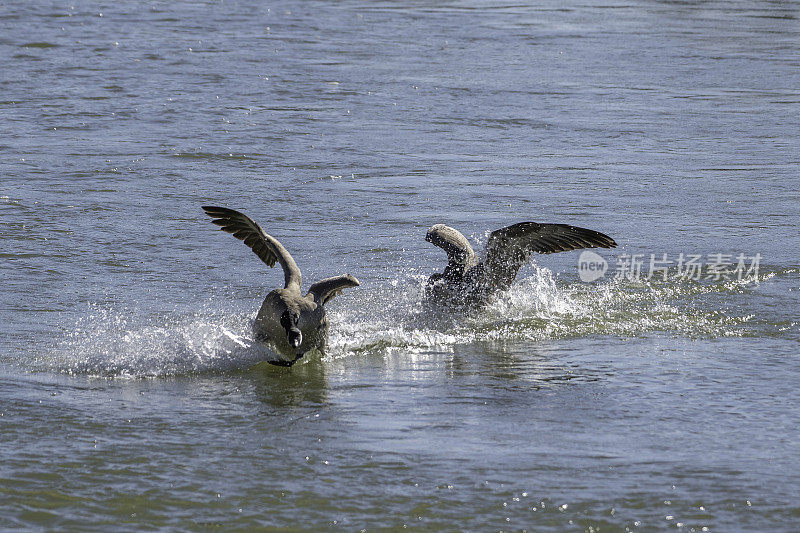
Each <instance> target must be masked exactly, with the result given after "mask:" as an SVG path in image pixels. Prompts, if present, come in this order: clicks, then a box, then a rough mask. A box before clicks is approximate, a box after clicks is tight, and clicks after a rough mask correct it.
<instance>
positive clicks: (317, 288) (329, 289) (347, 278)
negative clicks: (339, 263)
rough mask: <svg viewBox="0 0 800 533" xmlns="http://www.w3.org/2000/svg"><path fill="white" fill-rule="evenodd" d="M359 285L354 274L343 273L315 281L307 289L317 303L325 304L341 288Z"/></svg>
mask: <svg viewBox="0 0 800 533" xmlns="http://www.w3.org/2000/svg"><path fill="white" fill-rule="evenodd" d="M359 285H360V283H359V282H358V280H357V279H356V278H355V276H351V275H350V274H344V275H342V276H335V277H332V278H326V279H323V280H320V281H318V282H316V283H315V284H313V285H312V286H311V287H310V288H309V289H308V293H309V294H312V295H314V301H315V302H316V303H317V305H325V304H326V303H328V301H329V300H332V299H333V297H334V296H338V295H340V294H341V293H342V290H343V289H347V288H349V287H358V286H359Z"/></svg>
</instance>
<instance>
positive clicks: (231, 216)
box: [203, 206, 359, 366]
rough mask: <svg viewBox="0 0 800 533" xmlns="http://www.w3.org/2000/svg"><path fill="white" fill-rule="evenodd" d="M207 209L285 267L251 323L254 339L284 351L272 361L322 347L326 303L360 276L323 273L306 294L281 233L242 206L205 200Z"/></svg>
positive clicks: (288, 362) (285, 361)
mask: <svg viewBox="0 0 800 533" xmlns="http://www.w3.org/2000/svg"><path fill="white" fill-rule="evenodd" d="M203 210H204V211H205V212H206V214H207V215H208V216H210V217H211V219H212V220H211V222H213V223H214V224H216V225H217V226H220V228H221V229H222V230H223V231H226V232H228V233H231V234H233V236H234V237H236V238H237V239H239V240H241V241H244V243H245V244H246V245H247V246H249V247H250V248H251V249H252V250H253V252H255V254H256V255H257V256H258V257H259V258H260V259H261V260H262V261H264V262H265V263H266V264H267V265H268V266H270V267H273V266H274V265H275V262H276V261H277V262H278V263H280V265H281V266H282V267H283V279H284V285H283V288H282V289H275V290H273V291H271V292H270V293H269V294H267V297H266V298H265V299H264V303H263V304H262V306H261V310H260V311H259V312H258V315H257V316H256V319H255V322H254V324H253V331H254V333H255V336H256V339H258V340H259V341H262V342H265V343H267V344H269V345H271V346H272V347H273V348H275V350H276V351H277V352H278V353H279V354H280V355H281V356H282V358H281V359H280V360H278V361H269V362H270V363H272V364H275V365H279V366H292V365H293V364H294V363H295V362H297V361H298V360H299V359H300V358H301V357H303V355H304V354H305V353H306V352H308V351H310V350H313V349H317V350H319V351H320V352H324V350H325V345H326V343H327V341H328V319H327V318H326V316H325V307H324V306H325V304H326V303H328V302H329V301H330V300H331V299H332V298H333V297H334V296H336V295H338V294H341V292H342V290H343V289H346V288H348V287H357V286H358V285H359V283H358V280H357V279H356V278H355V277H353V276H351V275H350V274H345V275H342V276H336V277H332V278H327V279H323V280H321V281H318V282H316V283H314V284H313V285H311V287H309V289H308V293H306V295H305V296H303V293H302V292H301V291H300V286H301V276H300V269H299V268H298V267H297V263H295V262H294V259H293V258H292V256H291V255H289V252H288V251H287V250H286V248H284V247H283V245H282V244H281V243H280V242H278V240H277V239H275V238H274V237H272V236H270V235H268V234H267V233H266V232H264V230H263V229H261V226H259V225H258V224H256V222H255V221H254V220H253V219H251V218H250V217H248V216H247V215H245V214H244V213H240V212H239V211H234V210H233V209H228V208H225V207H215V206H203Z"/></svg>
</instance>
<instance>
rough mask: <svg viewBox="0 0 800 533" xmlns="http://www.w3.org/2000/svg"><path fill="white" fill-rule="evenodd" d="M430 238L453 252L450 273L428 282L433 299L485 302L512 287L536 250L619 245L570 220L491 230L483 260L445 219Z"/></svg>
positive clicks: (451, 302)
mask: <svg viewBox="0 0 800 533" xmlns="http://www.w3.org/2000/svg"><path fill="white" fill-rule="evenodd" d="M425 240H426V241H428V242H430V243H433V244H435V245H436V246H438V247H439V248H441V249H443V250H444V251H445V252H447V267H446V268H445V269H444V272H441V273H436V274H433V275H432V276H431V277H430V278H429V279H428V283H427V285H426V287H425V297H426V299H427V300H429V301H431V300H432V301H435V302H439V303H445V304H449V305H455V306H459V307H466V306H470V307H479V306H481V305H485V304H487V303H489V302H490V301H491V300H492V298H493V297H494V295H495V294H496V293H497V292H499V291H502V290H506V289H508V288H509V287H510V286H511V283H512V282H513V281H514V278H515V277H517V272H518V271H519V269H520V268H521V267H522V265H524V264H525V262H526V261H527V260H528V258H529V257H530V256H531V254H532V253H534V252H537V253H540V254H551V253H555V252H565V251H568V250H578V249H580V248H595V247H601V248H613V247H615V246H616V245H617V243H616V242H614V239H612V238H611V237H609V236H608V235H604V234H603V233H600V232H597V231H593V230H590V229H584V228H578V227H575V226H569V225H567V224H538V223H536V222H520V223H518V224H514V225H512V226H508V227H505V228H502V229H499V230H496V231H493V232H492V233H491V234H490V235H489V241H488V242H487V244H486V258H485V259H484V260H483V261H480V260H479V259H478V256H477V255H476V254H475V252H474V251H473V250H472V247H471V246H470V245H469V241H467V239H466V237H464V236H463V235H462V234H461V233H460V232H459V231H458V230H455V229H453V228H451V227H449V226H445V225H444V224H436V225H435V226H431V228H430V229H429V230H428V233H427V234H426V235H425Z"/></svg>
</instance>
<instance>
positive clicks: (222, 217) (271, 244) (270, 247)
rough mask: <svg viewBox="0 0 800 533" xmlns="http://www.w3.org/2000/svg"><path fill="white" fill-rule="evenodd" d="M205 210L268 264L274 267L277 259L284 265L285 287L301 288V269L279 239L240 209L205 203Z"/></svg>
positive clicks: (216, 222) (223, 229)
mask: <svg viewBox="0 0 800 533" xmlns="http://www.w3.org/2000/svg"><path fill="white" fill-rule="evenodd" d="M203 211H205V212H206V214H207V215H208V216H210V217H211V218H212V220H211V222H213V223H214V224H216V225H217V226H220V227H221V229H222V231H227V232H228V233H231V234H233V236H234V237H236V238H237V239H239V240H241V241H244V243H245V244H246V245H247V246H249V247H250V248H251V249H252V250H253V251H254V252H255V254H256V255H257V256H258V257H260V258H261V260H262V261H264V262H265V263H266V264H267V265H269V266H270V267H273V266H275V261H278V262H279V263H280V264H281V266H282V267H283V278H284V283H285V284H284V288H286V289H288V288H289V287H290V286H296V287H297V290H298V291H299V290H300V282H301V276H300V269H299V268H297V263H295V262H294V259H292V256H291V255H289V252H288V251H286V248H284V247H283V245H282V244H281V243H280V242H278V239H276V238H275V237H272V236H270V235H267V234H266V233H265V232H264V230H263V229H261V226H259V225H258V224H256V223H255V221H254V220H253V219H252V218H250V217H248V216H247V215H245V214H244V213H240V212H239V211H235V210H233V209H228V208H226V207H215V206H210V205H204V206H203Z"/></svg>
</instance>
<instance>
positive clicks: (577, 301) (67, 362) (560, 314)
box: [36, 267, 774, 378]
mask: <svg viewBox="0 0 800 533" xmlns="http://www.w3.org/2000/svg"><path fill="white" fill-rule="evenodd" d="M772 276H774V273H772V274H765V275H763V276H762V277H763V280H766V279H769V278H770V277H772ZM425 279H426V276H423V275H416V274H409V275H407V276H405V277H403V278H396V279H393V280H391V281H389V282H387V283H384V284H383V285H381V286H378V287H369V286H366V287H363V288H362V290H361V291H360V294H358V295H357V296H354V295H350V296H342V297H340V298H338V299H337V300H335V301H334V302H333V303H332V304H329V306H328V307H329V310H328V313H329V321H330V323H331V335H330V342H329V347H328V351H327V353H326V355H325V356H324V357H323V361H324V360H325V359H336V358H340V357H346V356H349V355H352V354H376V355H379V354H386V353H389V352H398V351H400V352H402V351H405V352H412V353H413V352H422V351H443V352H447V351H452V350H453V349H454V347H456V346H458V345H463V344H469V343H475V342H515V341H542V340H547V339H568V338H574V337H585V336H591V335H610V336H617V337H620V336H621V337H630V336H643V335H650V334H659V333H660V334H668V335H674V336H683V337H689V338H699V337H730V336H749V335H756V334H758V328H754V327H753V323H754V322H756V321H754V318H755V317H754V315H753V314H742V313H741V312H738V313H737V312H735V311H731V310H730V309H728V308H726V307H725V306H724V305H721V304H720V302H719V301H715V297H718V298H717V299H718V300H728V301H730V299H731V297H732V296H735V295H737V294H744V293H746V292H747V291H750V290H751V289H752V287H753V284H746V283H742V282H736V281H724V282H719V283H713V282H708V283H703V282H697V281H692V280H670V281H664V282H659V281H648V282H634V281H629V280H624V279H622V280H608V281H605V282H602V283H597V284H587V283H581V282H579V281H577V280H558V279H557V278H556V277H555V276H554V275H553V273H552V272H551V271H550V270H548V269H546V268H539V267H533V271H532V273H531V275H529V276H527V277H525V278H524V279H520V280H518V282H517V283H515V285H514V286H513V288H512V289H511V290H510V291H508V292H506V293H504V294H502V295H500V297H499V298H498V299H497V300H496V301H495V302H494V303H493V304H492V305H490V306H488V307H487V308H484V309H482V310H480V311H478V312H474V313H471V314H468V315H466V316H464V315H462V314H459V313H453V312H447V311H446V310H442V309H435V308H430V307H426V306H424V305H422V303H421V300H422V298H421V296H422V291H423V287H424V283H425ZM763 280H761V281H763ZM258 303H260V302H255V303H254V306H255V305H257V304H258ZM201 307H203V306H201ZM254 314H255V310H253V311H252V312H244V311H242V312H230V311H218V310H208V309H201V310H199V311H197V312H194V313H184V314H181V313H169V314H160V315H158V314H157V315H155V316H153V317H150V318H143V317H141V316H140V315H138V314H137V313H135V312H130V311H115V310H114V309H102V308H98V307H95V308H92V309H91V310H90V312H88V313H87V314H86V315H85V316H83V317H81V318H80V319H79V320H78V321H77V323H76V324H74V326H73V327H71V328H69V332H68V333H67V334H66V335H65V336H64V337H63V338H62V339H60V340H59V342H58V343H57V346H56V347H55V348H54V349H53V350H49V351H48V354H47V355H44V356H42V357H40V359H39V360H38V361H37V362H36V366H37V367H38V368H40V369H43V370H44V369H47V370H57V371H59V372H63V373H68V374H85V375H93V376H107V377H117V378H141V377H158V376H176V375H186V374H196V373H205V372H229V371H236V370H243V369H247V368H250V367H252V366H253V365H255V364H257V363H259V362H261V361H264V360H267V359H274V358H275V357H276V356H275V355H274V354H273V353H272V352H271V351H270V350H269V349H268V348H266V347H265V346H263V345H261V344H259V343H257V342H255V341H254V339H253V336H252V333H251V323H252V317H253V316H254ZM312 359H313V356H311V357H309V358H308V360H312ZM306 362H307V361H306Z"/></svg>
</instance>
